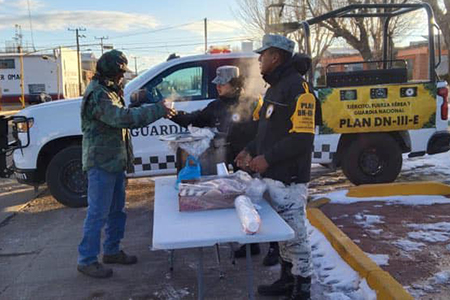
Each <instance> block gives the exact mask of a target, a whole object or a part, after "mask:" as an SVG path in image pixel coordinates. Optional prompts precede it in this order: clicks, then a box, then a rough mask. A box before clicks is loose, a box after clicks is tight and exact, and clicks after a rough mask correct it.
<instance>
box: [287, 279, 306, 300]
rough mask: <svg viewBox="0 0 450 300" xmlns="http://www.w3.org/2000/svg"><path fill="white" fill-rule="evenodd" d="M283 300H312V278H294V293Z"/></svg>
mask: <svg viewBox="0 0 450 300" xmlns="http://www.w3.org/2000/svg"><path fill="white" fill-rule="evenodd" d="M283 300H311V277H302V276H297V275H296V276H294V286H293V288H292V293H291V295H290V296H289V297H286V298H284V299H283Z"/></svg>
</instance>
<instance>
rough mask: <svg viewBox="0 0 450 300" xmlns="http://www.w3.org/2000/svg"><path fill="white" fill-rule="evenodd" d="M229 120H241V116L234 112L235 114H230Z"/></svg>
mask: <svg viewBox="0 0 450 300" xmlns="http://www.w3.org/2000/svg"><path fill="white" fill-rule="evenodd" d="M231 120H233V122H235V123H236V122H239V121H240V120H241V116H240V115H239V114H238V113H236V114H233V115H232V116H231Z"/></svg>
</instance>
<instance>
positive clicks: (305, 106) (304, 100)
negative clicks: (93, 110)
mask: <svg viewBox="0 0 450 300" xmlns="http://www.w3.org/2000/svg"><path fill="white" fill-rule="evenodd" d="M303 88H304V89H305V92H304V93H303V94H301V95H300V96H299V97H298V98H297V104H296V107H295V111H294V114H293V115H292V116H291V121H292V128H291V130H289V133H292V132H296V133H312V134H314V127H315V111H316V98H315V97H314V95H313V94H312V93H310V92H309V87H308V84H307V83H306V82H303Z"/></svg>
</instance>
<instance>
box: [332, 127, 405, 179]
mask: <svg viewBox="0 0 450 300" xmlns="http://www.w3.org/2000/svg"><path fill="white" fill-rule="evenodd" d="M343 151H345V152H344V153H345V154H344V155H343V160H342V163H341V165H342V171H343V172H344V174H345V176H347V178H348V179H349V180H350V181H351V182H352V183H353V184H355V185H359V184H371V183H387V182H393V181H394V180H395V179H396V178H397V176H398V174H399V173H400V170H401V169H402V151H401V149H400V146H399V144H398V143H397V141H396V140H395V139H394V138H393V137H392V136H391V135H389V134H387V133H369V134H360V135H358V137H357V139H355V140H354V141H352V142H351V143H350V145H349V147H348V149H344V150H343Z"/></svg>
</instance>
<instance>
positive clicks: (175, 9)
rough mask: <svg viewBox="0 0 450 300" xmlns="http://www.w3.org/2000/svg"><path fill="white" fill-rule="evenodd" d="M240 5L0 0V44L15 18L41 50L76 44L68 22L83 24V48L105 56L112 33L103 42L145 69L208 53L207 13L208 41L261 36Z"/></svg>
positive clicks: (191, 0)
mask: <svg viewBox="0 0 450 300" xmlns="http://www.w3.org/2000/svg"><path fill="white" fill-rule="evenodd" d="M28 7H29V10H28ZM238 9H239V6H238V4H237V2H236V0H222V1H214V0H166V1H156V0H128V1H124V0H122V1H118V0H109V1H105V0H101V1H99V0H97V1H92V0H90V1H88V0H77V1H70V2H69V1H57V0H0V49H3V48H4V47H5V43H6V42H8V41H12V40H13V37H14V36H15V25H16V24H19V25H20V26H21V31H22V35H23V45H24V46H27V45H29V46H31V45H32V42H33V41H34V47H35V48H36V49H37V50H40V49H52V48H55V47H58V46H74V45H76V34H75V32H74V31H69V30H68V28H70V29H75V28H83V29H85V31H80V32H79V33H80V35H83V36H84V37H82V38H80V44H81V45H82V47H81V50H82V51H83V52H94V53H95V55H96V56H97V57H98V56H100V54H101V52H100V50H101V47H100V42H101V40H100V39H99V38H101V37H107V39H103V43H104V44H106V45H113V46H114V48H115V49H118V50H122V51H124V52H125V54H126V55H127V56H128V57H129V60H130V67H131V68H132V69H134V67H135V66H134V63H135V61H136V63H137V67H138V70H139V71H141V70H143V69H146V68H148V67H150V66H151V65H154V64H156V63H159V62H161V61H164V60H165V59H166V58H167V57H168V56H169V54H171V53H174V52H176V53H177V54H181V55H192V54H201V53H203V52H204V48H205V46H204V18H207V20H208V22H207V24H208V26H207V27H208V46H210V45H216V46H222V45H230V46H231V47H240V44H241V41H245V40H248V39H249V38H253V39H256V40H259V38H260V37H254V36H250V34H249V33H248V32H246V31H245V30H244V28H243V26H242V24H241V23H240V22H239V20H238V18H237V17H236V12H237V11H238ZM29 12H30V14H31V26H30V17H29ZM30 28H32V29H33V30H32V31H31V30H30ZM31 33H32V34H31ZM89 49H90V50H89ZM134 57H136V59H134Z"/></svg>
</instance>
